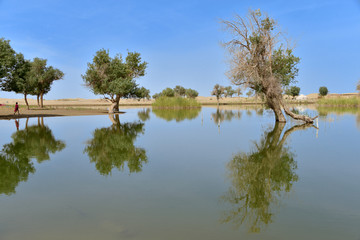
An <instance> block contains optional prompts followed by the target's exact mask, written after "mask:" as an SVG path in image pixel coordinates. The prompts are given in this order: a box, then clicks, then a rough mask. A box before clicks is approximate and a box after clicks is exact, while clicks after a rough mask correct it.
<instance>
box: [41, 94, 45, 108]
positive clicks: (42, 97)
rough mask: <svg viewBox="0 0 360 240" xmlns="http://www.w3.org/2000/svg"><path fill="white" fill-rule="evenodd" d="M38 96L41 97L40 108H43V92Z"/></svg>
mask: <svg viewBox="0 0 360 240" xmlns="http://www.w3.org/2000/svg"><path fill="white" fill-rule="evenodd" d="M40 98H41V108H44V93H41V94H40Z"/></svg>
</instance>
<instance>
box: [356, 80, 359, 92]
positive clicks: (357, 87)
mask: <svg viewBox="0 0 360 240" xmlns="http://www.w3.org/2000/svg"><path fill="white" fill-rule="evenodd" d="M356 91H358V92H359V93H360V80H359V81H358V83H357V84H356Z"/></svg>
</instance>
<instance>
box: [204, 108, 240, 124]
mask: <svg viewBox="0 0 360 240" xmlns="http://www.w3.org/2000/svg"><path fill="white" fill-rule="evenodd" d="M241 116H242V112H241V111H240V110H237V111H233V110H227V109H219V108H217V109H216V112H215V113H212V114H211V118H212V120H213V121H214V123H215V124H217V125H220V124H221V123H222V122H224V121H229V122H230V121H231V120H232V119H233V118H235V119H241Z"/></svg>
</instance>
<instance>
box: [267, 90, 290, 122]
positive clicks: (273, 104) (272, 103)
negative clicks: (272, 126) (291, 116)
mask: <svg viewBox="0 0 360 240" xmlns="http://www.w3.org/2000/svg"><path fill="white" fill-rule="evenodd" d="M266 102H267V104H268V105H269V107H270V108H271V109H272V110H273V111H274V114H275V120H276V122H282V123H286V119H285V116H284V114H283V112H282V111H281V105H280V103H281V101H280V100H279V99H278V98H277V97H269V96H266Z"/></svg>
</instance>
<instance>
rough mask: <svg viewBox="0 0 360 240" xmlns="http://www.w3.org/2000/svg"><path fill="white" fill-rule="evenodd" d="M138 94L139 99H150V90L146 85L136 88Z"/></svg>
mask: <svg viewBox="0 0 360 240" xmlns="http://www.w3.org/2000/svg"><path fill="white" fill-rule="evenodd" d="M136 96H137V98H139V99H147V100H149V99H150V90H149V89H146V88H144V87H140V88H137V90H136Z"/></svg>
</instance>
